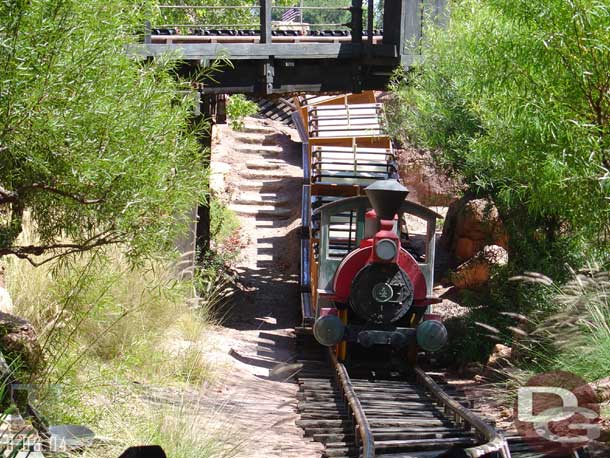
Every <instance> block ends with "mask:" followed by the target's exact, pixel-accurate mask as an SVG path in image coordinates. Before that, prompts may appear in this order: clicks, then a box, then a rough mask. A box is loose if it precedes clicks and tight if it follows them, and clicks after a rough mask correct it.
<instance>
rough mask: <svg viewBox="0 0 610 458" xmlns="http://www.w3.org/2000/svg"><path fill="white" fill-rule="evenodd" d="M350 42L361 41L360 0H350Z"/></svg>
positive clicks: (359, 42) (356, 42)
mask: <svg viewBox="0 0 610 458" xmlns="http://www.w3.org/2000/svg"><path fill="white" fill-rule="evenodd" d="M350 10H351V12H352V23H351V29H352V43H354V44H361V43H362V0H352V7H351V8H350Z"/></svg>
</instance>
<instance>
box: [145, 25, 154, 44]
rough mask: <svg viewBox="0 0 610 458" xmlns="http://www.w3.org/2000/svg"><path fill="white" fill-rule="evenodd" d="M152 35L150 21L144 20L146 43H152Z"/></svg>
mask: <svg viewBox="0 0 610 458" xmlns="http://www.w3.org/2000/svg"><path fill="white" fill-rule="evenodd" d="M150 35H151V26H150V21H146V22H144V43H145V44H150V43H152V39H151V37H150Z"/></svg>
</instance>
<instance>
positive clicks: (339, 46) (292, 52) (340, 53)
mask: <svg viewBox="0 0 610 458" xmlns="http://www.w3.org/2000/svg"><path fill="white" fill-rule="evenodd" d="M361 47H362V46H361V45H358V44H353V43H262V44H252V43H231V44H226V43H225V44H223V43H197V44H196V43H180V44H171V45H168V44H155V43H152V44H140V45H133V46H129V47H128V48H127V52H128V54H131V55H140V56H152V57H156V56H161V55H163V54H169V55H175V56H176V58H177V59H184V60H201V59H215V58H217V57H218V56H223V55H224V56H227V57H229V58H230V59H232V60H240V59H247V60H252V59H264V60H266V59H269V58H272V57H273V58H276V59H350V58H352V57H353V56H355V55H358V54H359V52H360V48H361Z"/></svg>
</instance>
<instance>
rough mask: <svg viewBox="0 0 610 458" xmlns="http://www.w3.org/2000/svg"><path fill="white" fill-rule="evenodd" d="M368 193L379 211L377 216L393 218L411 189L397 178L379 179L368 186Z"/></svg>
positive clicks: (376, 211) (374, 207) (374, 206)
mask: <svg viewBox="0 0 610 458" xmlns="http://www.w3.org/2000/svg"><path fill="white" fill-rule="evenodd" d="M365 191H366V195H367V196H368V198H369V200H370V201H371V205H372V206H373V209H374V210H375V213H377V217H378V218H380V219H385V220H393V219H394V215H396V213H397V212H398V210H399V209H400V206H401V205H402V203H403V201H404V200H405V197H407V194H409V190H408V189H407V188H405V187H404V186H403V185H401V184H400V183H399V182H398V181H396V180H379V181H376V182H375V183H373V184H371V185H370V186H368V187H367V188H366V189H365Z"/></svg>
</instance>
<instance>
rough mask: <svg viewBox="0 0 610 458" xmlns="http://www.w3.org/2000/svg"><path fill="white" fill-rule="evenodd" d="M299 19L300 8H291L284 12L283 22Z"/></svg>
mask: <svg viewBox="0 0 610 458" xmlns="http://www.w3.org/2000/svg"><path fill="white" fill-rule="evenodd" d="M298 17H299V10H298V8H289V9H287V10H286V11H284V14H282V21H283V22H292V21H294V20H295V19H296V18H298Z"/></svg>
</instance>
